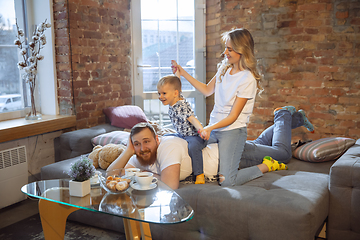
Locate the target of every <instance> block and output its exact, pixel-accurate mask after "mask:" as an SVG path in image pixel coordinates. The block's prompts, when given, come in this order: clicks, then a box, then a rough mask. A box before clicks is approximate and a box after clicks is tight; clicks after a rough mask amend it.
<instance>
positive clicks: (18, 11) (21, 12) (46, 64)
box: [0, 0, 59, 121]
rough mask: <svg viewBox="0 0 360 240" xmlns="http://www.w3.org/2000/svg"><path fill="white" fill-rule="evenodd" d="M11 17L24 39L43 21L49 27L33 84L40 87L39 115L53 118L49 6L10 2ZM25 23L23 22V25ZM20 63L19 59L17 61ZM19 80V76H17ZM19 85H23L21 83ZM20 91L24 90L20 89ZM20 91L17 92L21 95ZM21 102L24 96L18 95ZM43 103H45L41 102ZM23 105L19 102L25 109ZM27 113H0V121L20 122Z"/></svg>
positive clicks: (56, 109) (52, 44)
mask: <svg viewBox="0 0 360 240" xmlns="http://www.w3.org/2000/svg"><path fill="white" fill-rule="evenodd" d="M14 6H15V15H16V18H17V19H18V25H19V28H20V29H23V30H24V32H25V34H26V36H27V38H31V36H32V31H31V29H33V28H34V27H35V26H36V24H39V23H41V22H43V21H44V20H45V19H47V22H48V23H51V28H49V29H47V30H46V31H45V35H46V39H47V44H46V45H45V47H44V48H43V49H42V50H41V55H43V56H44V59H45V61H44V60H43V61H39V63H38V75H37V81H38V82H39V85H40V105H41V113H42V114H43V115H44V114H46V115H57V114H58V113H59V106H58V103H57V102H58V101H57V88H56V86H57V83H56V82H57V76H56V61H55V34H54V20H53V11H52V9H53V3H52V1H51V0H48V1H41V3H40V2H38V1H26V0H14ZM25 19H26V21H24V20H25ZM14 40H15V37H14ZM19 60H20V59H19ZM20 77H21V73H20ZM22 84H23V85H24V84H27V83H26V82H25V81H24V80H22ZM23 89H24V88H23ZM23 89H21V90H20V91H22V92H24V90H23ZM22 98H23V99H24V98H25V97H24V95H23V94H22ZM44 99H46V101H44ZM25 103H26V101H23V104H24V106H25ZM26 111H27V109H26V106H25V108H24V109H22V110H19V111H11V112H4V113H0V121H5V120H10V119H16V118H22V117H24V116H25V113H26Z"/></svg>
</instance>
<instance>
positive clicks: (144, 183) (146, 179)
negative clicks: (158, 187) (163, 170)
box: [135, 172, 157, 188]
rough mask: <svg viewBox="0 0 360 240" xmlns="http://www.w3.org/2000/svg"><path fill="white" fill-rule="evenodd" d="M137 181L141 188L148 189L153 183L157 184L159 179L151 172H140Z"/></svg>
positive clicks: (137, 174)
mask: <svg viewBox="0 0 360 240" xmlns="http://www.w3.org/2000/svg"><path fill="white" fill-rule="evenodd" d="M135 181H136V182H137V183H138V184H139V186H140V187H141V188H148V187H149V186H150V185H151V184H152V183H156V182H157V178H156V177H154V175H153V174H152V173H151V172H138V173H136V175H135Z"/></svg>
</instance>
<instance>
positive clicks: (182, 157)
mask: <svg viewBox="0 0 360 240" xmlns="http://www.w3.org/2000/svg"><path fill="white" fill-rule="evenodd" d="M274 114H275V116H274V125H272V126H270V127H269V128H267V129H266V130H265V131H264V132H263V133H262V134H261V135H260V136H259V138H258V139H256V140H255V141H247V143H246V144H245V149H244V153H243V156H242V158H241V161H240V167H245V168H242V169H240V170H239V171H238V170H237V169H236V171H238V173H237V177H236V181H235V184H233V185H241V184H244V183H245V182H248V181H250V180H252V179H255V178H258V177H261V176H262V175H263V173H266V172H268V171H275V170H283V169H287V166H286V165H285V164H283V163H279V162H277V161H276V160H273V159H272V158H268V157H267V159H270V161H267V162H266V161H265V159H264V158H265V157H266V156H272V157H276V158H277V159H278V160H281V161H282V162H288V161H289V160H290V159H291V129H293V128H297V127H300V126H303V125H304V122H306V123H307V125H308V124H310V122H309V121H308V119H307V118H306V116H305V113H304V112H303V111H301V112H296V111H295V108H294V107H283V108H277V109H276V110H275V112H274ZM306 127H308V126H306ZM203 159H204V173H205V176H212V175H216V174H217V168H218V147H217V144H210V145H208V146H207V147H206V148H204V149H203ZM242 162H243V165H242ZM124 167H125V168H133V167H136V168H140V169H141V170H142V171H151V172H153V173H155V174H156V175H157V176H158V177H159V178H160V180H161V181H163V182H164V183H165V184H167V185H168V186H170V187H171V188H172V189H177V188H178V187H179V180H183V179H185V178H186V177H187V176H189V175H190V174H191V172H192V169H191V158H190V157H189V155H188V150H187V142H186V141H185V140H183V139H181V138H178V137H174V136H164V137H162V138H161V139H159V137H158V136H157V135H156V132H155V130H154V128H153V127H152V126H151V125H150V124H149V123H147V122H142V123H138V124H136V125H135V126H134V127H133V128H132V129H131V132H130V137H129V141H128V145H127V147H126V149H125V151H123V152H122V154H121V155H120V156H119V157H118V158H117V159H116V160H115V161H114V162H113V163H112V164H111V165H110V166H109V168H108V169H109V170H111V169H117V168H124Z"/></svg>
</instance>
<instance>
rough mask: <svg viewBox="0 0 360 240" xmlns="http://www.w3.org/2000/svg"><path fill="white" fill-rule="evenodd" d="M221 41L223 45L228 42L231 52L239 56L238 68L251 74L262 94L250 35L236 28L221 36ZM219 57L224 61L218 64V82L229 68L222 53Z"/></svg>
mask: <svg viewBox="0 0 360 240" xmlns="http://www.w3.org/2000/svg"><path fill="white" fill-rule="evenodd" d="M221 40H222V41H223V42H224V43H225V42H226V41H228V40H229V41H230V42H231V45H232V48H233V50H234V51H235V52H237V53H239V54H241V57H240V61H239V68H240V69H246V70H249V71H250V72H251V73H252V75H253V76H254V78H255V79H256V82H257V88H258V90H259V92H262V91H263V90H264V89H263V88H262V87H261V84H260V81H261V75H260V73H259V71H258V69H257V62H256V59H255V54H254V39H253V38H252V36H251V33H250V32H249V31H248V30H247V29H245V28H237V29H233V30H230V31H228V32H224V33H223V34H221ZM221 56H222V57H224V59H223V60H222V61H221V62H220V63H219V64H218V69H219V71H220V81H221V78H222V77H223V76H224V75H225V73H226V71H227V70H228V69H229V68H230V67H231V64H229V63H228V60H227V58H226V57H225V54H224V53H222V54H221Z"/></svg>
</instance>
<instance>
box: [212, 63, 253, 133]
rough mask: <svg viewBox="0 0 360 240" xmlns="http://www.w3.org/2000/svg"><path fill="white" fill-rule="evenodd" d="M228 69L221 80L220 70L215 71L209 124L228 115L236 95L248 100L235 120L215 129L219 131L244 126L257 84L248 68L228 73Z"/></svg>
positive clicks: (249, 113)
mask: <svg viewBox="0 0 360 240" xmlns="http://www.w3.org/2000/svg"><path fill="white" fill-rule="evenodd" d="M230 71H231V68H229V69H228V70H227V71H226V73H225V75H224V76H222V78H221V80H220V72H219V71H218V72H217V73H216V82H215V97H214V102H215V104H214V108H213V110H212V112H211V114H210V122H209V125H212V124H215V123H217V122H219V121H220V120H222V119H224V118H226V117H227V116H228V115H229V113H230V111H231V108H232V106H233V105H234V102H235V99H236V97H239V98H247V99H248V101H247V102H246V104H245V106H244V108H243V110H242V111H241V113H240V114H239V117H238V118H237V119H236V121H235V122H234V123H232V124H231V125H229V126H226V127H224V128H219V129H216V130H220V131H223V130H232V129H236V128H240V127H246V126H247V123H248V122H249V118H250V115H251V114H252V112H253V108H254V103H255V96H256V90H257V86H256V79H255V78H254V76H253V75H252V73H251V72H250V71H248V70H243V71H240V72H238V73H235V74H233V75H230Z"/></svg>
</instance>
